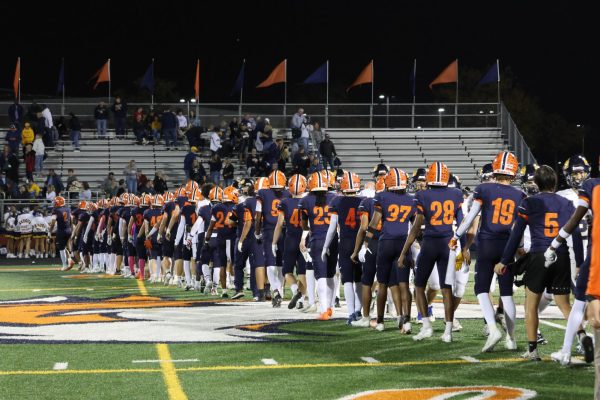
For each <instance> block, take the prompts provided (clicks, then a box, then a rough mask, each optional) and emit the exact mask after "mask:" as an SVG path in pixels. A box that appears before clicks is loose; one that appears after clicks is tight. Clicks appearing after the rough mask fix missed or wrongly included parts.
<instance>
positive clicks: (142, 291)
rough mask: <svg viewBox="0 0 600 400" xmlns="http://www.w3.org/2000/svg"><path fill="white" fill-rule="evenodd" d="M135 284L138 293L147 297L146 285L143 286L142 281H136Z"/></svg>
mask: <svg viewBox="0 0 600 400" xmlns="http://www.w3.org/2000/svg"><path fill="white" fill-rule="evenodd" d="M136 282H137V285H138V288H139V289H140V293H141V294H142V296H148V289H146V285H144V281H141V280H137V279H136Z"/></svg>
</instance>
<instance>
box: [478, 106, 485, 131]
mask: <svg viewBox="0 0 600 400" xmlns="http://www.w3.org/2000/svg"><path fill="white" fill-rule="evenodd" d="M479 115H483V110H479ZM484 118H485V127H486V128H487V115H486V116H485V117H484Z"/></svg>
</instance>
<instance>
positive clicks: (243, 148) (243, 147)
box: [238, 124, 250, 163]
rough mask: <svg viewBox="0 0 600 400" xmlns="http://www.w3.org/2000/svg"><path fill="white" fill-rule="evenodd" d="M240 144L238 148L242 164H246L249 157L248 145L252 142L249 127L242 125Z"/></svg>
mask: <svg viewBox="0 0 600 400" xmlns="http://www.w3.org/2000/svg"><path fill="white" fill-rule="evenodd" d="M239 140H240V144H239V146H238V152H239V154H240V163H242V162H244V160H245V159H246V157H247V155H248V144H249V140H250V134H249V133H248V125H245V124H241V125H240V139H239Z"/></svg>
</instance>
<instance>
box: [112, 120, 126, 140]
mask: <svg viewBox="0 0 600 400" xmlns="http://www.w3.org/2000/svg"><path fill="white" fill-rule="evenodd" d="M115 135H117V137H119V136H123V137H125V135H126V130H125V117H115Z"/></svg>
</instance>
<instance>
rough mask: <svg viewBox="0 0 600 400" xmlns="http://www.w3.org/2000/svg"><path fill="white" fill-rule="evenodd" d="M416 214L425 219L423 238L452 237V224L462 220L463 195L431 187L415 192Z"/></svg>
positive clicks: (445, 188) (454, 191)
mask: <svg viewBox="0 0 600 400" xmlns="http://www.w3.org/2000/svg"><path fill="white" fill-rule="evenodd" d="M415 202H416V206H417V212H418V213H419V214H423V216H424V217H425V230H424V231H423V237H446V236H452V233H453V229H452V224H453V222H454V219H456V221H457V224H460V222H461V220H462V210H461V206H462V202H463V195H462V192H461V191H460V190H459V189H456V188H449V187H431V188H429V189H427V190H421V191H419V192H417V194H416V196H415Z"/></svg>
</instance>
